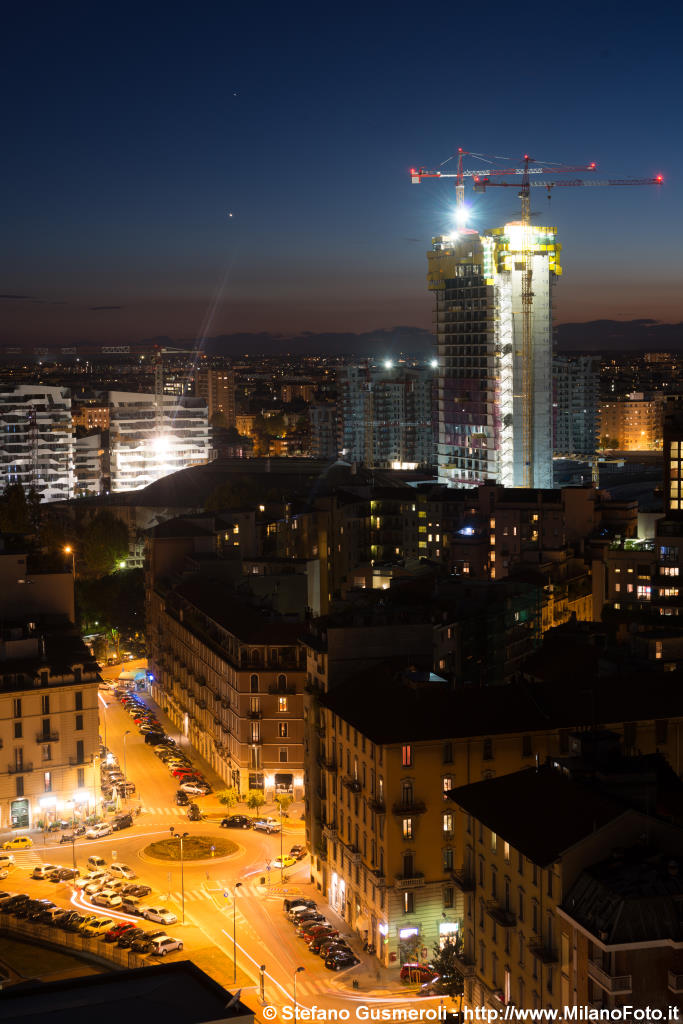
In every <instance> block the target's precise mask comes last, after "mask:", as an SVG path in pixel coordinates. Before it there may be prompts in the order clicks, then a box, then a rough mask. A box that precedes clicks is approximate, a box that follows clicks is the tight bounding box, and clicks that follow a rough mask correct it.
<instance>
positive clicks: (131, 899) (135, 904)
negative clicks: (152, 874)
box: [121, 893, 144, 917]
mask: <svg viewBox="0 0 683 1024" xmlns="http://www.w3.org/2000/svg"><path fill="white" fill-rule="evenodd" d="M143 909H144V905H143V904H142V902H141V897H140V896H131V895H128V894H126V893H124V894H123V895H122V896H121V910H122V911H123V913H124V914H136V915H137V917H142V911H143Z"/></svg>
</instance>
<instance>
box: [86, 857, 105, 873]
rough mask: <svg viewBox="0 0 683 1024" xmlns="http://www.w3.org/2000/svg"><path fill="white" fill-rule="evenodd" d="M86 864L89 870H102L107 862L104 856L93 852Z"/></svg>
mask: <svg viewBox="0 0 683 1024" xmlns="http://www.w3.org/2000/svg"><path fill="white" fill-rule="evenodd" d="M86 864H87V865H88V868H89V869H90V871H104V869H105V868H106V866H107V862H106V860H105V859H104V857H100V856H98V855H97V854H96V853H93V854H92V856H90V857H88V859H87V861H86Z"/></svg>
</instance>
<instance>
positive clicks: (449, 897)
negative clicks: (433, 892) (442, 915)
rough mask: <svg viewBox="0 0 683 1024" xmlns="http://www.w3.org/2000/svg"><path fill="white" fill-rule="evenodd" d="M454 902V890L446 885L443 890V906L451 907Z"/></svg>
mask: <svg viewBox="0 0 683 1024" xmlns="http://www.w3.org/2000/svg"><path fill="white" fill-rule="evenodd" d="M453 903H454V892H453V886H452V885H447V886H446V887H445V889H444V891H443V905H444V907H452V906H453Z"/></svg>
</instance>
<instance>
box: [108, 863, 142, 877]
mask: <svg viewBox="0 0 683 1024" xmlns="http://www.w3.org/2000/svg"><path fill="white" fill-rule="evenodd" d="M109 874H110V875H113V876H114V878H128V879H131V878H137V877H138V876H137V875H136V874H135V872H134V871H133V869H132V868H130V867H128V865H127V864H119V863H114V864H112V865H111V867H110V868H109Z"/></svg>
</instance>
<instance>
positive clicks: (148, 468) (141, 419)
mask: <svg viewBox="0 0 683 1024" xmlns="http://www.w3.org/2000/svg"><path fill="white" fill-rule="evenodd" d="M162 402H163V405H162V407H161V408H157V406H156V404H155V397H154V395H152V394H138V393H136V392H128V391H110V392H109V414H110V415H109V424H110V426H109V430H110V435H109V443H110V467H111V490H112V491H137V490H140V488H142V487H146V486H147V484H150V483H152V482H153V481H154V480H158V479H159V478H160V477H162V476H168V474H169V473H176V472H177V471H178V470H180V469H187V467H188V466H194V465H198V464H200V463H203V462H208V461H209V417H208V409H207V404H206V402H205V400H204V399H203V398H194V397H191V396H187V395H183V396H176V395H164V396H163V398H162Z"/></svg>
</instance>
